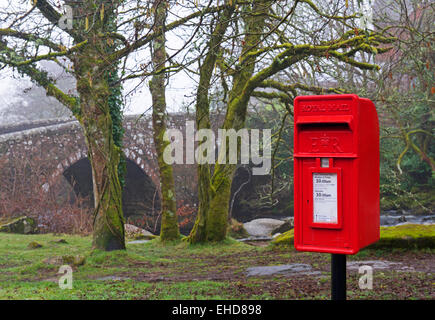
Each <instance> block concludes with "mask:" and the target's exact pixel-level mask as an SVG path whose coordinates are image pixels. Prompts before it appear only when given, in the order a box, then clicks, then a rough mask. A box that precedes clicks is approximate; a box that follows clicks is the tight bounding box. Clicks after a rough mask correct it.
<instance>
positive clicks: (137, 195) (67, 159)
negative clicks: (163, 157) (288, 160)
mask: <svg viewBox="0 0 435 320" xmlns="http://www.w3.org/2000/svg"><path fill="white" fill-rule="evenodd" d="M186 120H192V119H189V118H188V117H187V116H186V114H171V115H170V117H169V124H168V127H169V128H176V129H180V130H181V131H182V132H183V133H184V132H185V130H184V129H185V125H186ZM214 122H218V121H214ZM123 125H124V129H125V135H124V152H125V155H126V157H127V173H126V177H125V186H124V191H123V208H124V215H125V217H126V218H127V219H128V220H130V221H131V222H132V223H134V222H135V220H138V219H139V220H141V219H142V223H140V224H141V225H142V226H144V227H147V228H148V229H153V228H151V226H152V225H153V226H154V230H151V231H156V228H157V227H158V225H159V223H158V220H159V219H158V217H159V209H160V196H159V191H160V188H159V170H158V166H157V157H156V152H155V149H154V143H153V138H152V132H153V131H152V122H151V118H150V117H147V116H144V117H140V116H133V115H130V116H125V118H124V124H123ZM217 125H218V123H214V127H217ZM214 129H215V130H216V128H214ZM173 168H174V179H175V186H176V194H177V201H178V206H179V207H180V206H186V205H187V206H188V207H189V209H190V211H191V212H195V211H196V210H195V208H196V205H197V174H196V165H188V164H186V165H181V164H177V165H174V166H173ZM0 179H1V181H2V186H0V201H1V200H2V199H3V200H4V199H5V198H6V200H7V199H8V197H9V199H15V198H20V199H21V198H23V199H24V200H26V199H27V198H26V197H20V195H18V196H17V193H20V192H21V193H23V192H29V193H35V192H36V193H38V192H41V194H42V195H43V194H44V193H50V192H51V193H53V194H54V196H53V198H55V199H56V202H59V201H61V200H63V201H69V203H77V201H78V200H79V199H80V201H82V203H84V204H85V205H87V206H88V207H91V206H92V204H93V192H92V173H91V166H90V163H89V160H88V158H87V148H86V145H85V141H84V136H83V133H82V129H81V127H80V125H79V123H78V122H77V121H75V120H71V119H52V120H39V121H33V122H26V123H17V124H13V125H9V126H0ZM247 180H249V181H250V183H249V184H246V181H247ZM266 180H267V177H266V176H257V177H256V176H252V177H251V178H249V170H246V168H244V169H239V170H238V171H237V172H236V175H235V179H234V182H233V187H232V192H233V195H234V194H235V195H236V196H234V197H235V200H236V201H235V202H233V210H232V216H233V217H235V218H237V219H238V220H240V221H246V220H249V219H250V218H255V217H259V216H258V215H255V214H254V215H253V216H251V215H252V208H251V207H250V205H249V203H250V201H252V199H254V200H255V195H256V193H255V192H256V191H255V187H256V186H258V185H261V184H262V183H264V182H265V181H266ZM20 184H21V187H20ZM242 185H243V188H241V186H242ZM20 188H21V189H23V190H24V191H20ZM241 189H242V190H241ZM17 190H18V191H17ZM38 190H39V191H38ZM83 199H84V200H83ZM242 203H244V204H245V205H244V206H245V209H243V208H242V207H243V205H242ZM26 205H27V207H26V206H24V211H27V209H31V208H29V207H31V206H32V204H31V203H30V204H26ZM20 210H22V209H20ZM47 210H48V211H51V209H50V208H48V209H47ZM3 211H4V208H3ZM187 211H189V210H187ZM243 211H244V212H243ZM1 212H2V207H1V202H0V213H1ZM247 216H249V217H247ZM260 216H261V214H260ZM144 218H145V219H144ZM143 219H144V220H143ZM145 220H146V221H145ZM190 226H191V223H189V224H187V226H186V228H187V229H188V228H189V227H190ZM186 228H185V230H184V233H186V232H188V230H187V229H186ZM182 231H183V229H182Z"/></svg>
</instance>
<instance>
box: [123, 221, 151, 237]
mask: <svg viewBox="0 0 435 320" xmlns="http://www.w3.org/2000/svg"><path fill="white" fill-rule="evenodd" d="M124 228H125V236H126V237H127V238H131V239H136V240H151V239H154V238H155V237H156V236H155V235H153V234H152V233H151V232H149V231H147V230H145V229H142V228H139V227H136V226H134V225H132V224H125V225H124Z"/></svg>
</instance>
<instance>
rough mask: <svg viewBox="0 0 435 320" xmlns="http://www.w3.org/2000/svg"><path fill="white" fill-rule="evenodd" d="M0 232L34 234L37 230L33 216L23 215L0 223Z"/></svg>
mask: <svg viewBox="0 0 435 320" xmlns="http://www.w3.org/2000/svg"><path fill="white" fill-rule="evenodd" d="M0 232H7V233H18V234H34V233H37V232H38V227H37V225H36V221H35V220H34V219H33V218H30V217H27V216H23V217H19V218H16V219H13V220H11V221H9V222H7V223H4V224H0Z"/></svg>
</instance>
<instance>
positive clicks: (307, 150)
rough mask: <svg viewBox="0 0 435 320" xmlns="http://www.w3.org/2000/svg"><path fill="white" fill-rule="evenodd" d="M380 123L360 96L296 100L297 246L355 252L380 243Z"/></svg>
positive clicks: (299, 98)
mask: <svg viewBox="0 0 435 320" xmlns="http://www.w3.org/2000/svg"><path fill="white" fill-rule="evenodd" d="M379 219H380V217H379V124H378V116H377V113H376V108H375V106H374V104H373V102H372V101H370V100H369V99H364V98H359V97H358V96H357V95H353V94H346V95H322V96H299V97H296V99H295V101H294V245H295V248H296V250H300V251H315V252H327V253H333V254H355V253H357V252H358V251H359V250H360V249H361V248H363V247H366V246H368V245H369V244H371V243H373V242H376V241H377V240H379Z"/></svg>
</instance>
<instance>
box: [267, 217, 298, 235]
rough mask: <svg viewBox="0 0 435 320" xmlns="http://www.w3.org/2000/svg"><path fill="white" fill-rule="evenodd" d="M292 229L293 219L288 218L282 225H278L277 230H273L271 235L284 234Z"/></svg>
mask: <svg viewBox="0 0 435 320" xmlns="http://www.w3.org/2000/svg"><path fill="white" fill-rule="evenodd" d="M293 228H294V219H293V218H288V219H286V220H284V223H283V224H282V225H280V226H279V227H278V228H275V229H274V230H273V231H272V235H274V234H277V233H284V232H287V231H289V230H291V229H293Z"/></svg>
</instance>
